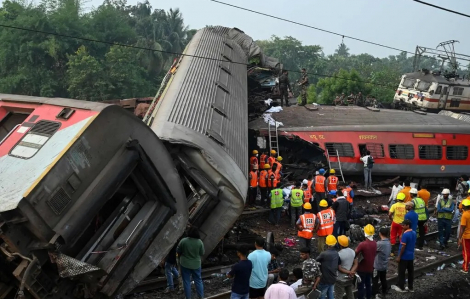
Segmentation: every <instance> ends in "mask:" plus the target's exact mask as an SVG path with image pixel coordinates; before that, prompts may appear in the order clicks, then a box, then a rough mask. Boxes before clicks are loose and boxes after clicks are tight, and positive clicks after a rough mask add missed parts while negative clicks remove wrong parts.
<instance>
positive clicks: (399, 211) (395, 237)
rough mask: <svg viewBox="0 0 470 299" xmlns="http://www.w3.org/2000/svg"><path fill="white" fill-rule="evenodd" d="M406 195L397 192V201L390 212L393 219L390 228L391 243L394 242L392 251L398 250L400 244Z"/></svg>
mask: <svg viewBox="0 0 470 299" xmlns="http://www.w3.org/2000/svg"><path fill="white" fill-rule="evenodd" d="M405 198H406V195H405V194H404V193H402V192H400V193H398V194H397V200H396V203H394V204H393V205H392V207H391V208H390V211H389V213H388V217H389V218H390V220H392V226H391V228H390V244H392V253H395V252H397V251H398V246H399V245H400V244H399V243H400V237H401V233H402V229H403V228H402V226H401V223H402V222H403V221H404V220H405V214H406V205H405V203H404V201H405Z"/></svg>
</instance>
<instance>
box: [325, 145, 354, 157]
mask: <svg viewBox="0 0 470 299" xmlns="http://www.w3.org/2000/svg"><path fill="white" fill-rule="evenodd" d="M325 147H326V150H327V151H328V155H329V156H336V151H338V155H339V156H340V157H354V150H353V146H352V144H351V143H325Z"/></svg>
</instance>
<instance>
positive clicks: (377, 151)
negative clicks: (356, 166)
mask: <svg viewBox="0 0 470 299" xmlns="http://www.w3.org/2000/svg"><path fill="white" fill-rule="evenodd" d="M366 148H367V150H368V151H370V155H371V156H372V157H374V158H384V157H385V153H384V146H383V145H382V144H380V143H367V144H366Z"/></svg>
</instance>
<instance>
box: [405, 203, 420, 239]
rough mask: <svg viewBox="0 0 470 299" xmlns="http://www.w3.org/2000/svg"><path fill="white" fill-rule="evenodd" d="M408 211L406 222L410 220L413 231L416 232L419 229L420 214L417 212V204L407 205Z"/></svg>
mask: <svg viewBox="0 0 470 299" xmlns="http://www.w3.org/2000/svg"><path fill="white" fill-rule="evenodd" d="M405 208H406V210H407V211H408V213H406V214H405V220H407V219H408V220H410V222H411V229H412V230H413V231H414V232H416V230H417V229H418V213H416V212H415V204H414V203H413V202H412V201H409V202H407V203H406V207H405Z"/></svg>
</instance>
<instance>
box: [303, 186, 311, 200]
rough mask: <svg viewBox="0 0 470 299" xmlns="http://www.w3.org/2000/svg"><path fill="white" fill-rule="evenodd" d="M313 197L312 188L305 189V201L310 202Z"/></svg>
mask: <svg viewBox="0 0 470 299" xmlns="http://www.w3.org/2000/svg"><path fill="white" fill-rule="evenodd" d="M311 199H312V192H310V188H308V189H307V190H304V202H310V200H311Z"/></svg>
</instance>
